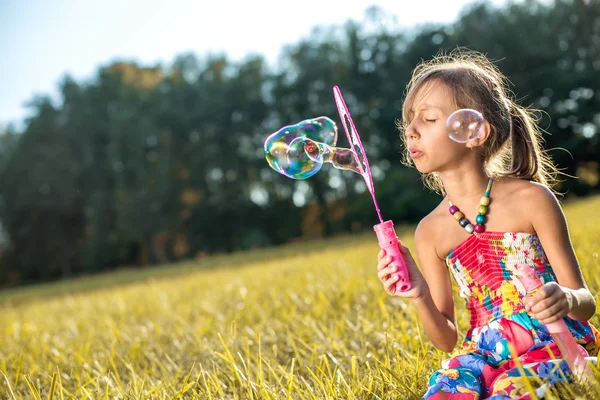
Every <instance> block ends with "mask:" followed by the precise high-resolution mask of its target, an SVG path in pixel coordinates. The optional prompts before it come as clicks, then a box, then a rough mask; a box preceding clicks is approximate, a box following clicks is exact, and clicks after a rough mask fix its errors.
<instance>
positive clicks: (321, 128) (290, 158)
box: [265, 117, 360, 179]
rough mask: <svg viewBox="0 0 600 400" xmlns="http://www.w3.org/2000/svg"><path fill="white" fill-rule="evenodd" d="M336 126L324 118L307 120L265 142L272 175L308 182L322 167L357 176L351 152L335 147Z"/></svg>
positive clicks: (354, 156) (355, 162)
mask: <svg viewBox="0 0 600 400" xmlns="http://www.w3.org/2000/svg"><path fill="white" fill-rule="evenodd" d="M336 141H337V126H336V124H335V122H333V121H332V120H331V119H329V118H327V117H318V118H310V119H306V120H304V121H301V122H299V123H297V124H295V125H288V126H284V127H283V128H281V129H279V130H278V131H277V132H275V133H273V134H271V135H270V136H269V137H268V138H267V140H266V141H265V158H266V159H267V162H268V163H269V165H270V166H271V168H273V169H274V170H275V171H277V172H279V173H281V174H282V175H285V176H287V177H290V178H293V179H307V178H310V177H311V176H313V175H314V174H316V173H317V172H319V170H320V169H321V167H322V166H323V164H324V163H326V162H327V163H331V164H332V165H333V166H334V167H336V168H338V169H344V170H350V171H354V172H356V173H360V171H359V167H358V161H357V157H356V154H355V153H354V152H353V151H352V150H351V149H345V148H341V147H334V145H335V143H336Z"/></svg>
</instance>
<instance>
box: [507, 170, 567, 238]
mask: <svg viewBox="0 0 600 400" xmlns="http://www.w3.org/2000/svg"><path fill="white" fill-rule="evenodd" d="M502 185H503V190H502V196H501V197H502V200H503V203H504V204H507V205H508V206H509V209H510V210H511V212H512V213H513V214H514V215H517V216H518V217H519V218H520V219H522V220H527V221H529V222H530V223H531V225H532V226H533V228H534V230H535V225H536V221H539V220H540V219H544V218H547V219H550V220H551V219H554V218H557V217H558V218H561V216H562V208H561V206H560V203H559V201H558V199H557V198H556V195H555V194H554V193H553V192H552V190H550V188H548V187H547V186H546V185H543V184H541V183H537V182H531V181H526V180H523V179H514V178H511V179H507V180H505V181H503V182H502Z"/></svg>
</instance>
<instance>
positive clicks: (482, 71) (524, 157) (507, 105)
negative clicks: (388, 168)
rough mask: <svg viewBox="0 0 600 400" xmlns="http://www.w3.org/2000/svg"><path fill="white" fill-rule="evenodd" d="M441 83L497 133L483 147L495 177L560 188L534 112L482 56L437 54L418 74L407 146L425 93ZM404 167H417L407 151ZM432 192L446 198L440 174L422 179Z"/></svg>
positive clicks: (411, 92)
mask: <svg viewBox="0 0 600 400" xmlns="http://www.w3.org/2000/svg"><path fill="white" fill-rule="evenodd" d="M434 81H437V82H441V83H443V84H444V85H445V86H446V87H447V88H448V89H449V90H450V93H452V96H453V100H454V103H455V105H456V106H457V107H458V108H459V109H460V108H471V109H475V110H478V111H480V112H481V113H482V114H483V117H484V118H485V119H486V120H487V121H488V122H489V124H490V127H491V131H490V135H489V137H488V139H487V140H486V141H485V142H484V143H483V145H482V151H481V157H482V161H483V165H484V168H485V170H486V173H487V174H488V176H490V177H515V178H520V179H526V180H529V181H534V182H539V183H541V184H544V185H546V186H548V187H552V186H553V185H554V184H555V183H556V175H557V173H558V171H557V168H556V167H555V166H554V164H553V163H552V160H551V159H550V157H549V156H548V155H547V154H546V152H545V151H544V150H543V147H542V140H543V139H542V130H541V129H540V128H539V127H538V125H537V123H536V119H535V118H534V114H533V112H534V111H533V110H530V109H527V108H525V107H522V106H520V105H519V104H517V102H516V101H515V100H514V99H513V98H512V96H511V92H510V90H509V88H508V79H507V78H506V77H505V76H504V75H503V74H502V73H501V72H500V71H499V70H498V68H497V67H496V66H495V65H494V64H493V63H492V62H491V61H490V60H488V59H487V58H486V57H485V56H484V55H482V54H481V53H478V52H475V51H470V50H463V49H457V50H455V51H453V52H451V53H450V54H449V55H437V56H436V57H434V58H433V59H432V60H430V61H426V62H421V63H420V64H419V65H417V67H416V68H415V69H414V71H413V74H412V77H411V80H410V82H409V83H408V86H407V92H406V97H405V99H404V104H403V107H402V121H399V122H398V128H399V129H400V136H401V139H402V141H403V142H404V144H406V138H405V135H404V132H405V130H406V127H407V126H408V124H409V122H410V118H409V112H410V110H411V108H412V105H413V103H414V101H415V96H416V94H417V92H418V91H419V89H421V88H422V87H424V85H425V84H426V83H428V82H434ZM404 147H405V149H404V152H403V160H402V161H403V163H404V164H405V165H408V166H413V163H412V160H411V158H410V157H409V151H408V149H407V148H406V146H404ZM422 178H423V182H424V183H425V185H426V186H427V187H429V188H430V189H432V190H434V191H436V192H438V193H444V188H443V185H442V180H441V177H440V175H439V174H438V173H437V172H432V173H427V174H423V175H422Z"/></svg>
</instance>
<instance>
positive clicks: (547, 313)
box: [534, 303, 567, 324]
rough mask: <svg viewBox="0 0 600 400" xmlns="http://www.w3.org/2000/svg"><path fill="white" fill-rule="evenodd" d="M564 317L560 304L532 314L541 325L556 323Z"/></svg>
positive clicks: (562, 307)
mask: <svg viewBox="0 0 600 400" xmlns="http://www.w3.org/2000/svg"><path fill="white" fill-rule="evenodd" d="M565 315H567V314H566V313H565V310H564V306H563V305H561V304H560V303H556V304H554V305H552V306H551V307H549V308H547V309H545V310H543V311H540V312H539V313H536V314H534V318H535V319H537V320H538V321H540V322H541V323H543V324H549V323H551V322H555V321H558V320H559V319H561V318H562V317H564V316H565Z"/></svg>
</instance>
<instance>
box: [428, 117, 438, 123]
mask: <svg viewBox="0 0 600 400" xmlns="http://www.w3.org/2000/svg"><path fill="white" fill-rule="evenodd" d="M425 121H426V122H430V123H434V122H435V121H437V119H427V118H425Z"/></svg>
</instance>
